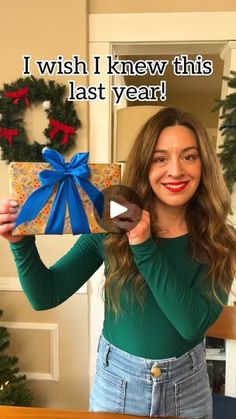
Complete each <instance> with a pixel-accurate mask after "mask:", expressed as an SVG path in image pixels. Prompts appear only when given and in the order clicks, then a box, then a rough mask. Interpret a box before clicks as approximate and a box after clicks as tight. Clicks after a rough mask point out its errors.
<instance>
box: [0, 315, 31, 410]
mask: <svg viewBox="0 0 236 419" xmlns="http://www.w3.org/2000/svg"><path fill="white" fill-rule="evenodd" d="M0 316H2V310H0ZM9 337H10V334H9V332H8V330H7V329H6V327H4V326H0V405H8V406H30V405H31V402H32V400H33V397H32V394H31V391H30V390H29V389H28V388H27V387H26V376H25V375H23V374H19V368H18V367H17V363H18V358H17V357H15V356H8V355H7V354H6V353H5V351H6V349H7V348H8V347H9V345H10V341H9Z"/></svg>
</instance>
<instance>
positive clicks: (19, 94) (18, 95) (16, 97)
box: [5, 87, 29, 106]
mask: <svg viewBox="0 0 236 419" xmlns="http://www.w3.org/2000/svg"><path fill="white" fill-rule="evenodd" d="M28 93H29V89H28V87H22V88H21V89H18V90H15V91H14V92H5V97H9V98H12V99H13V102H12V103H13V104H14V105H18V104H19V101H20V99H24V101H25V105H26V106H29V98H28V97H27V94H28Z"/></svg>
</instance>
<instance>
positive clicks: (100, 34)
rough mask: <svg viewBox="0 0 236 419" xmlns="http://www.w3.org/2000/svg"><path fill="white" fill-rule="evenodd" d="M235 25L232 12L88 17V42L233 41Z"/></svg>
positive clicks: (126, 14)
mask: <svg viewBox="0 0 236 419" xmlns="http://www.w3.org/2000/svg"><path fill="white" fill-rule="evenodd" d="M225 22H226V23H225ZM235 22H236V12H235V11H230V12H177V13H124V14H122V13H118V14H90V16H89V41H90V42H107V41H108V40H109V42H111V43H113V42H135V43H139V42H142V43H143V42H151V41H153V40H154V42H155V41H159V42H168V41H174V42H177V41H183V40H188V41H189V42H191V41H196V40H197V41H205V40H208V41H222V40H224V41H228V40H234V39H235ZM121 28H122V30H121ZM108 31H109V37H108Z"/></svg>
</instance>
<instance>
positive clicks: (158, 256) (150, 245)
mask: <svg viewBox="0 0 236 419" xmlns="http://www.w3.org/2000/svg"><path fill="white" fill-rule="evenodd" d="M131 250H132V252H133V255H134V262H135V264H136V266H137V268H138V270H139V272H140V273H141V275H142V276H143V279H144V280H145V281H146V283H147V284H148V286H149V288H150V290H151V292H152V294H153V296H154V298H155V300H156V301H157V303H158V305H159V307H160V308H161V310H162V312H163V313H164V314H165V316H166V317H167V319H168V320H169V321H170V322H171V324H172V325H173V326H174V327H175V328H176V330H177V331H178V332H179V333H180V335H181V336H182V337H183V338H184V339H187V340H194V339H196V338H198V337H199V336H203V335H204V333H205V331H206V330H207V329H208V327H209V326H210V325H211V324H212V323H214V322H215V320H216V319H217V318H218V316H219V315H220V313H221V311H222V308H223V307H222V305H221V304H220V303H217V301H216V300H215V299H213V298H209V297H208V296H207V292H206V291H207V288H208V291H209V290H210V284H209V282H210V281H207V280H204V279H205V275H206V272H205V271H204V270H203V269H202V270H201V271H200V272H199V274H198V277H197V278H196V280H195V282H194V286H192V287H191V286H190V285H187V284H186V281H185V280H184V278H183V277H181V276H178V277H177V275H176V274H175V271H174V269H173V268H172V267H170V266H169V264H168V261H167V258H166V257H165V255H164V254H163V253H162V252H161V251H160V249H159V248H158V245H157V244H156V243H155V242H154V240H153V238H149V239H148V240H146V241H145V242H144V243H141V244H138V245H131ZM224 297H225V298H224V299H225V301H224V302H225V303H226V301H227V296H224Z"/></svg>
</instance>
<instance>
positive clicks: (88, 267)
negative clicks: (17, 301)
mask: <svg viewBox="0 0 236 419" xmlns="http://www.w3.org/2000/svg"><path fill="white" fill-rule="evenodd" d="M96 236H99V237H96ZM101 236H102V235H99V234H97V235H90V234H84V235H82V236H80V238H79V239H78V240H77V242H76V243H75V244H74V246H73V247H72V248H71V250H70V251H69V252H68V253H67V254H66V255H65V256H63V257H62V258H61V259H59V260H58V261H57V262H56V263H55V264H54V265H52V266H51V267H49V268H47V267H46V266H45V265H44V263H43V262H42V260H41V258H40V256H39V253H38V250H37V247H36V245H35V237H34V236H28V237H25V238H24V239H23V240H21V241H20V242H18V243H14V244H10V247H11V250H12V252H13V255H14V259H15V262H16V266H17V270H18V275H19V279H20V282H21V285H22V288H23V290H24V292H25V294H26V296H27V298H28V300H29V302H30V303H31V305H32V307H33V308H34V309H35V310H46V309H49V308H52V307H55V306H57V305H58V304H61V303H62V302H63V301H65V300H66V299H68V298H69V297H70V296H71V295H72V294H74V293H75V292H76V291H77V290H78V289H79V288H80V287H81V286H82V285H83V284H84V283H85V282H86V281H87V280H88V279H89V278H90V277H91V276H92V275H93V273H94V272H95V271H96V270H97V269H98V268H99V266H100V265H101V264H102V263H103V258H102V255H101V252H99V247H101V242H102V240H101Z"/></svg>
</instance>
